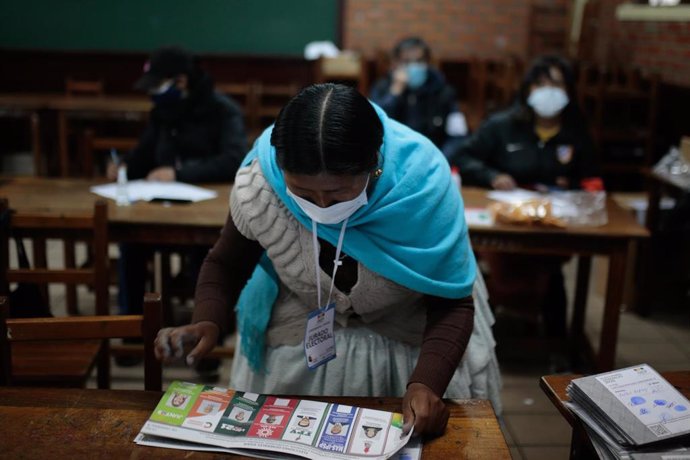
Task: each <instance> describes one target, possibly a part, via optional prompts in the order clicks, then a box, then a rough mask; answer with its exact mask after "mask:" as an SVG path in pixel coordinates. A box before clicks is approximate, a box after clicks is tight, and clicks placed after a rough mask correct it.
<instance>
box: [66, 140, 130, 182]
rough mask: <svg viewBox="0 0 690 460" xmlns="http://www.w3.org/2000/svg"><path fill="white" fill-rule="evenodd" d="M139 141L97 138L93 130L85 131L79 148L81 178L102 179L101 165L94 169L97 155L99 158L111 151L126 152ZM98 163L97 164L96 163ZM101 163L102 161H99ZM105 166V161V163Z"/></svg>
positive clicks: (103, 171) (103, 173) (102, 170)
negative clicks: (99, 154) (99, 155)
mask: <svg viewBox="0 0 690 460" xmlns="http://www.w3.org/2000/svg"><path fill="white" fill-rule="evenodd" d="M138 143H139V139H137V138H136V137H98V136H96V133H95V131H94V130H93V129H90V128H89V129H85V130H84V133H83V135H82V140H81V145H80V148H79V165H80V166H81V176H83V177H103V176H104V175H105V170H104V169H103V167H102V165H100V167H94V158H95V157H96V156H97V154H98V153H101V156H103V155H104V154H105V155H108V156H107V158H108V159H109V158H110V156H109V153H110V150H111V149H115V150H117V151H119V152H128V151H130V150H132V149H133V148H134V147H136V146H137V144H138ZM97 163H99V162H97ZM100 163H103V161H100ZM105 163H106V164H107V161H106V162H105Z"/></svg>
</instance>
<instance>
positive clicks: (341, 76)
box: [314, 53, 369, 96]
mask: <svg viewBox="0 0 690 460" xmlns="http://www.w3.org/2000/svg"><path fill="white" fill-rule="evenodd" d="M314 62H315V65H316V68H315V78H314V81H315V82H317V83H325V82H336V83H344V84H350V85H352V86H354V87H356V88H357V90H358V91H359V92H360V93H362V94H364V95H365V96H366V95H367V94H369V78H368V75H367V67H366V63H365V60H364V58H363V57H362V56H360V55H359V54H355V53H343V54H341V55H340V56H337V57H332V58H328V57H321V58H319V59H318V60H316V61H314Z"/></svg>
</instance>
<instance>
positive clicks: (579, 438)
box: [539, 371, 690, 458]
mask: <svg viewBox="0 0 690 460" xmlns="http://www.w3.org/2000/svg"><path fill="white" fill-rule="evenodd" d="M661 375H662V376H663V377H664V378H665V379H666V380H668V381H669V383H670V384H671V385H673V386H674V387H675V388H676V389H677V390H678V391H680V392H681V393H682V394H683V395H684V396H685V397H690V371H675V372H661ZM578 377H580V375H572V374H571V375H547V376H545V377H542V378H541V379H540V381H539V386H540V387H541V389H542V390H544V393H546V396H547V397H548V398H549V400H551V402H552V403H553V405H554V406H556V409H558V412H560V413H561V415H562V416H563V418H564V419H565V420H566V421H567V422H568V424H569V425H570V426H571V427H572V428H573V435H572V441H571V445H570V450H571V454H572V455H571V458H597V456H596V454H594V453H593V452H594V448H593V447H592V446H591V442H590V441H589V437H588V436H587V433H586V432H585V430H584V427H583V426H582V422H581V421H580V420H579V419H578V418H577V417H576V416H575V414H573V413H572V412H570V409H568V408H567V407H566V406H565V404H564V403H565V402H566V401H568V399H569V398H568V395H567V394H566V392H565V389H566V387H567V386H568V384H569V383H570V381H571V380H573V379H575V378H578ZM590 454H593V455H594V456H591V455H590Z"/></svg>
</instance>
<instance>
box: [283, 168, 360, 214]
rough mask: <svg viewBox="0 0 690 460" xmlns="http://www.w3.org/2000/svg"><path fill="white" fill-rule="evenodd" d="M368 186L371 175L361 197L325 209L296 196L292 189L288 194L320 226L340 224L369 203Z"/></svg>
mask: <svg viewBox="0 0 690 460" xmlns="http://www.w3.org/2000/svg"><path fill="white" fill-rule="evenodd" d="M368 185H369V175H367V181H366V183H365V184H364V188H363V189H362V191H361V192H360V193H359V195H357V196H356V197H354V198H353V199H351V200H347V201H341V202H339V203H335V204H332V205H330V206H327V207H325V208H322V207H321V206H318V205H316V204H314V203H312V202H311V201H309V200H307V199H305V198H302V197H300V196H297V195H295V194H294V193H293V192H292V190H290V187H287V186H286V192H287V194H288V195H289V196H290V197H291V198H292V199H293V200H294V201H295V203H296V204H297V206H299V207H300V209H301V210H302V211H304V213H305V214H306V215H307V216H309V218H310V219H311V220H313V221H314V222H317V223H319V224H339V223H340V222H343V221H344V220H345V219H347V218H349V217H350V216H351V215H352V214H354V213H355V212H356V211H357V210H358V209H359V208H361V207H362V206H364V205H365V204H367V203H368V202H369V201H368V198H367V187H368Z"/></svg>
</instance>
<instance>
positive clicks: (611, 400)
mask: <svg viewBox="0 0 690 460" xmlns="http://www.w3.org/2000/svg"><path fill="white" fill-rule="evenodd" d="M566 391H567V393H568V396H570V400H571V402H570V403H569V404H567V405H568V407H569V408H570V410H572V411H573V412H574V413H575V414H576V415H577V416H578V417H580V419H581V420H582V421H583V422H584V424H585V428H586V429H587V432H588V433H589V435H590V438H591V440H592V444H593V445H594V448H595V449H596V450H597V452H598V454H599V456H600V457H601V458H606V459H609V458H610V459H654V458H658V459H661V458H668V459H671V458H673V459H681V458H685V459H690V402H689V401H688V400H687V398H685V397H684V396H683V395H682V394H680V392H678V390H676V389H675V388H674V387H673V386H672V385H671V384H669V383H668V382H667V381H666V380H665V379H664V378H663V377H661V376H660V375H659V374H658V373H657V372H656V371H655V370H654V369H652V368H651V367H650V366H649V365H647V364H640V365H638V366H633V367H628V368H625V369H620V370H616V371H612V372H606V373H603V374H598V375H593V376H589V377H583V378H579V379H575V380H573V381H572V382H571V383H570V385H568V388H567V390H566Z"/></svg>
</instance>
